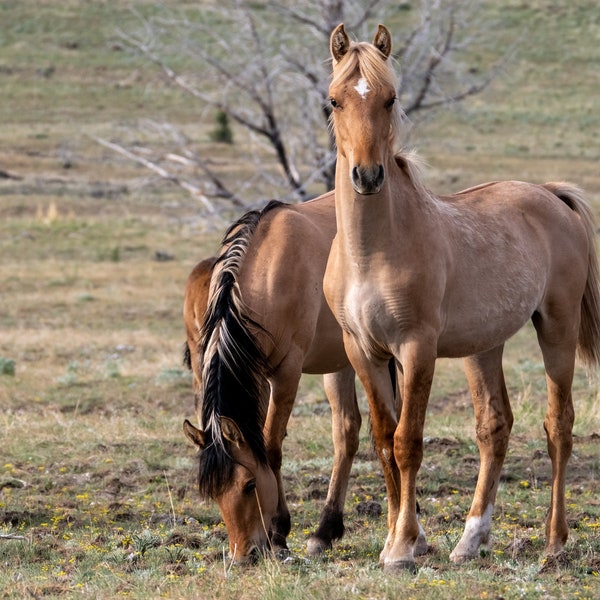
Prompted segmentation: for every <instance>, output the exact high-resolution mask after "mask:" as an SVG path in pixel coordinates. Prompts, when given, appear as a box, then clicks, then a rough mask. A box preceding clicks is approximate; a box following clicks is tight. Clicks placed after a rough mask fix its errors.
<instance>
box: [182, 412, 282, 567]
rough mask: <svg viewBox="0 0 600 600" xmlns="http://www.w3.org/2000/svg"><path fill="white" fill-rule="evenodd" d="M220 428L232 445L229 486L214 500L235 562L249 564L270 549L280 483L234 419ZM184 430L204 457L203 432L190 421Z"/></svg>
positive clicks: (222, 421)
mask: <svg viewBox="0 0 600 600" xmlns="http://www.w3.org/2000/svg"><path fill="white" fill-rule="evenodd" d="M221 429H222V433H223V437H224V438H225V440H227V442H228V443H229V448H228V452H229V454H230V457H229V458H230V461H231V474H230V477H229V478H228V482H227V485H225V486H222V487H221V489H219V490H218V491H217V492H216V493H215V494H213V495H212V496H211V497H212V499H213V500H215V502H216V503H217V504H218V506H219V509H220V511H221V515H222V517H223V520H224V521H225V525H226V527H227V532H228V534H229V550H230V554H231V558H232V560H233V561H234V562H239V563H243V562H249V561H252V560H254V559H256V558H257V557H258V555H260V554H263V553H265V552H268V551H269V550H270V546H269V526H270V523H271V520H272V518H273V516H274V515H275V511H276V509H277V501H278V491H277V481H276V479H275V474H274V473H273V471H272V470H271V468H270V467H269V466H268V465H267V464H263V463H262V461H259V460H258V459H257V458H256V456H255V455H254V454H253V452H252V450H251V448H250V446H249V445H248V443H247V442H246V440H245V438H244V436H243V434H242V432H241V431H240V429H239V427H238V426H237V424H236V423H235V422H234V421H233V420H232V419H229V418H227V417H221ZM183 430H184V433H185V435H186V436H187V438H188V439H190V440H191V441H192V442H193V443H194V444H195V445H196V446H197V448H198V449H199V452H200V454H202V452H204V451H205V448H206V444H207V439H206V436H205V434H204V432H203V431H200V430H199V429H197V428H196V427H194V425H192V424H191V423H190V422H189V421H188V420H187V419H186V420H185V422H184V424H183Z"/></svg>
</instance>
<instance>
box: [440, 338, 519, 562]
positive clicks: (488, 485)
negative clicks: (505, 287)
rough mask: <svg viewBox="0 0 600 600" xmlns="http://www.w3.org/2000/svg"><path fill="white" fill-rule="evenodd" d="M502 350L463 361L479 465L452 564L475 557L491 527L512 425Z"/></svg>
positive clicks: (501, 348)
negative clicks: (471, 501) (473, 491)
mask: <svg viewBox="0 0 600 600" xmlns="http://www.w3.org/2000/svg"><path fill="white" fill-rule="evenodd" d="M503 349H504V346H498V347H497V348H493V349H492V350H489V351H487V352H483V353H481V354H477V355H475V356H469V357H467V358H465V360H464V364H465V372H466V374H467V379H468V382H469V388H470V390H471V396H472V399H473V407H474V410H475V428H476V433H477V445H478V447H479V455H480V460H481V464H480V467H479V477H478V478H477V487H476V488H475V495H474V496H473V503H472V504H471V510H470V511H469V515H468V517H467V522H466V524H465V530H464V533H463V535H462V537H461V539H460V541H459V542H458V544H457V546H456V548H454V550H453V551H452V553H451V554H450V559H451V560H452V561H453V562H456V563H460V562H464V561H466V560H469V559H471V558H475V557H476V556H477V554H478V550H479V546H480V545H481V544H485V543H487V541H488V538H489V534H490V529H491V525H492V511H493V508H494V502H495V500H496V494H497V492H498V481H499V479H500V472H501V470H502V463H503V462H504V457H505V455H506V449H507V447H508V438H509V435H510V430H511V428H512V423H513V416H512V411H511V408H510V403H509V400H508V394H507V391H506V385H505V383H504V374H503V372H502V351H503Z"/></svg>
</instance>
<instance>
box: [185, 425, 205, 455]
mask: <svg viewBox="0 0 600 600" xmlns="http://www.w3.org/2000/svg"><path fill="white" fill-rule="evenodd" d="M183 433H184V434H185V437H186V438H187V439H188V440H190V442H192V444H194V445H196V446H198V448H200V450H202V449H203V448H204V432H203V431H200V430H199V429H198V428H197V427H194V426H193V425H192V424H191V423H190V422H189V421H188V420H187V419H186V420H185V421H184V422H183Z"/></svg>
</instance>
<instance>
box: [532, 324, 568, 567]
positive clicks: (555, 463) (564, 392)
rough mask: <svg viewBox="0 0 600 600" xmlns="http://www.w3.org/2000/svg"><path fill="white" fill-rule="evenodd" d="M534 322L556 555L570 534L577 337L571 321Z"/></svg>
mask: <svg viewBox="0 0 600 600" xmlns="http://www.w3.org/2000/svg"><path fill="white" fill-rule="evenodd" d="M533 323H534V325H535V327H536V330H537V333H538V341H539V344H540V348H541V349H542V355H543V357H544V366H545V368H546V385H547V387H548V409H547V411H546V418H545V419H544V429H545V430H546V439H547V442H548V454H549V455H550V460H551V461H552V495H551V499H550V511H549V513H548V519H547V521H546V551H545V553H546V554H547V555H556V554H559V553H560V552H562V550H563V548H564V545H565V543H566V541H567V537H568V535H569V529H568V526H567V515H566V504H565V485H566V474H567V463H568V461H569V458H570V457H571V450H572V448H573V435H572V429H573V421H574V419H575V413H574V410H573V398H572V395H571V386H572V384H573V373H574V370H575V350H576V339H574V335H573V334H572V332H573V331H575V332H576V331H577V329H578V328H577V327H572V326H571V325H572V323H565V322H561V323H558V322H557V321H554V322H550V320H549V319H546V320H543V319H542V318H540V317H539V315H537V314H536V315H535V316H534V318H533ZM558 340H561V341H560V342H558Z"/></svg>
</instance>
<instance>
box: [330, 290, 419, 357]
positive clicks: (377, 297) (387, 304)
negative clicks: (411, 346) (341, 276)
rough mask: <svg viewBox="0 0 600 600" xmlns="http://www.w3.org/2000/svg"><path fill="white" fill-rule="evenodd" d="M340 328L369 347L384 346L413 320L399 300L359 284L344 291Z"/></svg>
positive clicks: (399, 296) (405, 305)
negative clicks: (366, 343) (374, 345)
mask: <svg viewBox="0 0 600 600" xmlns="http://www.w3.org/2000/svg"><path fill="white" fill-rule="evenodd" d="M341 313H342V314H341V317H342V318H341V322H342V327H343V328H344V329H345V330H346V331H348V332H349V333H351V334H352V335H354V336H355V337H357V338H359V339H363V340H364V341H365V342H367V340H368V344H369V345H373V344H376V345H382V346H387V343H388V342H389V341H390V340H393V339H394V340H395V339H397V338H398V334H401V330H402V329H403V328H404V327H406V326H407V324H408V322H410V321H411V320H412V316H413V315H412V310H411V308H410V306H409V305H407V304H406V303H403V302H402V296H401V295H399V294H398V293H397V292H396V293H393V292H392V291H391V290H387V289H386V288H385V287H380V286H379V287H378V286H374V285H372V284H367V283H362V284H358V285H353V286H350V287H348V288H347V289H346V294H345V296H344V301H343V304H342V309H341Z"/></svg>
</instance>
